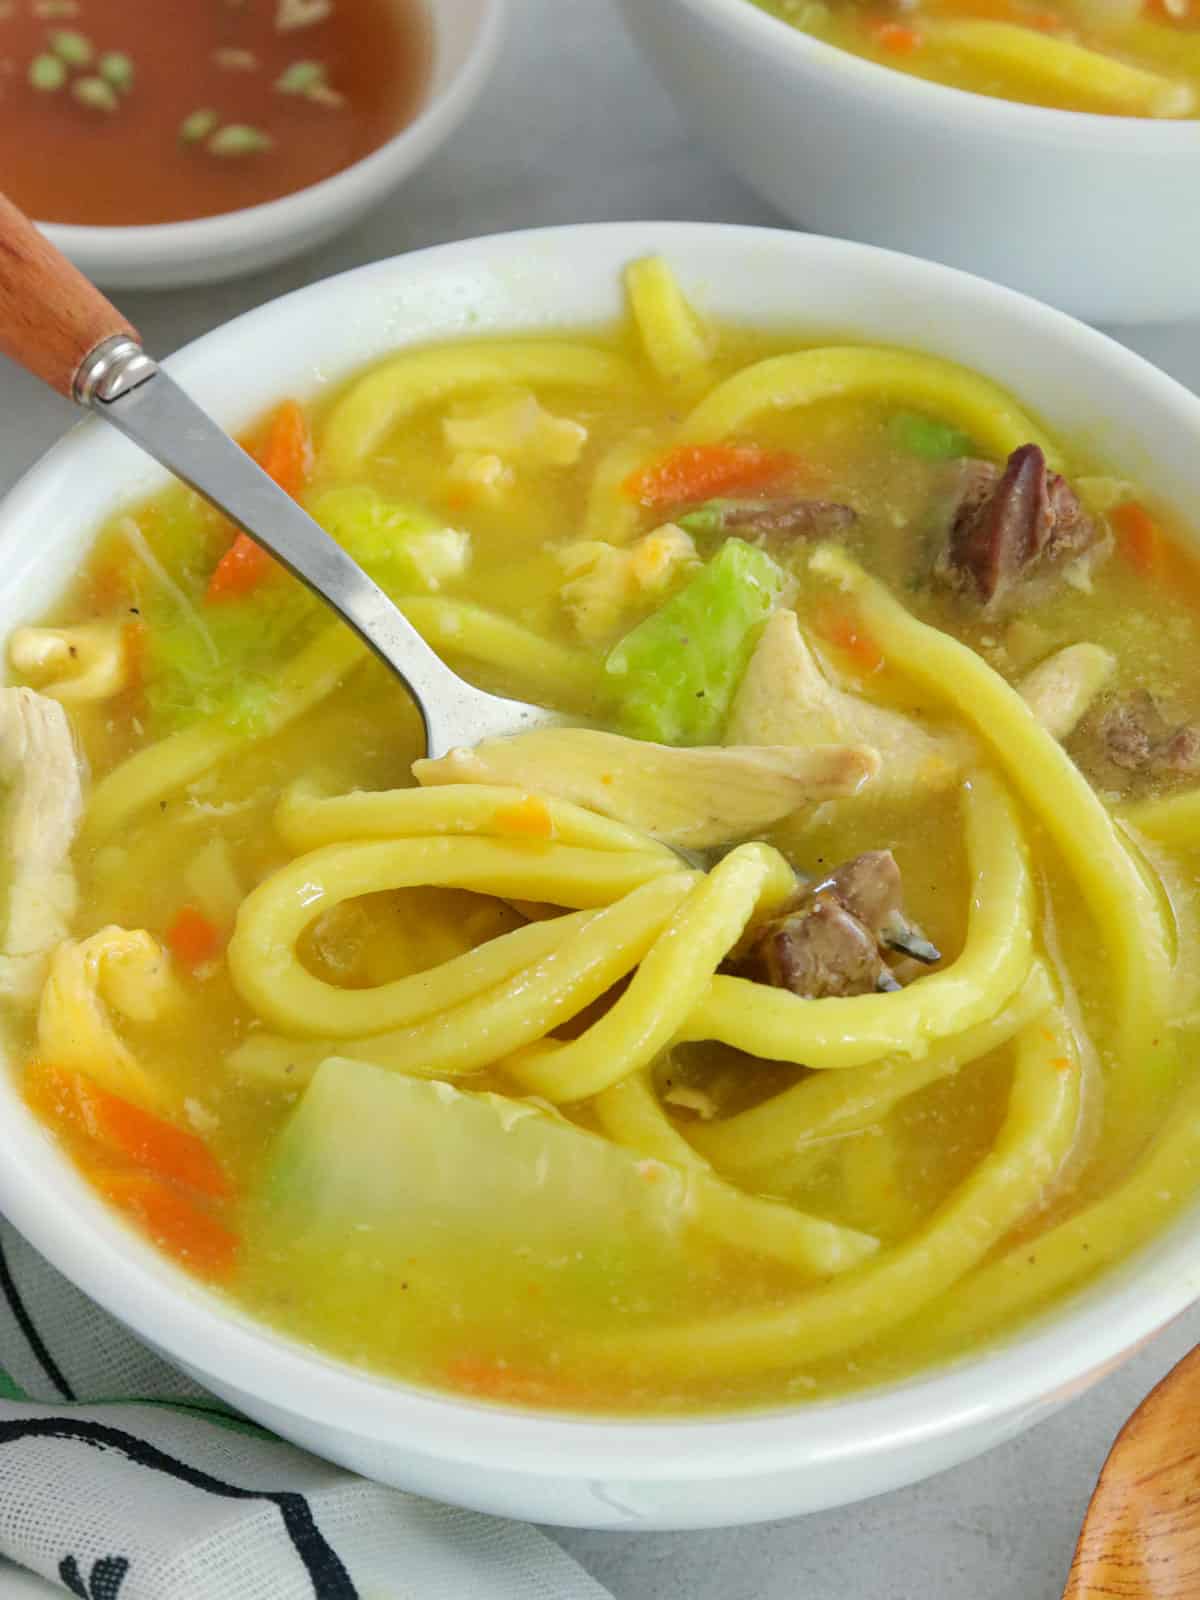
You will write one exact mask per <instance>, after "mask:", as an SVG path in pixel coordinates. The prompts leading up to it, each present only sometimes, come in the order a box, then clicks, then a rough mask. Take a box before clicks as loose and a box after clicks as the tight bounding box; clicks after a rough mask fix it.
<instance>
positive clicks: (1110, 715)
mask: <svg viewBox="0 0 1200 1600" xmlns="http://www.w3.org/2000/svg"><path fill="white" fill-rule="evenodd" d="M1099 736H1100V743H1101V748H1102V750H1103V753H1104V755H1105V756H1106V757H1107V759H1108V760H1109V761H1111V762H1112V764H1113V765H1114V766H1116V767H1120V768H1122V770H1123V771H1125V772H1134V773H1142V774H1144V775H1146V776H1148V777H1152V778H1159V777H1169V776H1188V775H1191V774H1194V773H1196V772H1200V725H1197V724H1196V723H1194V722H1185V723H1179V724H1172V723H1171V722H1169V721H1168V720H1167V718H1166V717H1165V716H1164V715H1163V713H1162V710H1161V708H1160V707H1159V705H1158V702H1157V701H1156V700H1155V698H1154V696H1153V695H1152V694H1149V693H1148V692H1147V691H1146V690H1145V689H1140V690H1138V691H1137V692H1136V693H1135V694H1130V695H1126V696H1125V697H1124V698H1123V699H1121V700H1118V701H1116V702H1115V703H1114V704H1113V705H1111V706H1110V707H1109V708H1108V710H1107V711H1106V712H1105V713H1104V715H1103V717H1101V719H1100V723H1099Z"/></svg>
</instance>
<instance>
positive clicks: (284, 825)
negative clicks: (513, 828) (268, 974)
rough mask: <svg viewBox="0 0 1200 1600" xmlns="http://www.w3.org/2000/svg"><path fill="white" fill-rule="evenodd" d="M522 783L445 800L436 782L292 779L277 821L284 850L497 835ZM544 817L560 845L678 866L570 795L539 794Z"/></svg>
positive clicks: (520, 797) (519, 799)
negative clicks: (325, 789)
mask: <svg viewBox="0 0 1200 1600" xmlns="http://www.w3.org/2000/svg"><path fill="white" fill-rule="evenodd" d="M529 799H530V796H529V794H528V793H527V792H526V791H525V790H524V789H512V788H508V787H506V786H505V785H502V784H487V783H464V784H457V785H455V786H454V795H453V799H452V801H451V802H450V803H449V804H448V803H447V801H446V800H445V799H444V798H443V795H442V791H441V789H440V788H439V789H374V790H362V789H360V790H358V791H356V792H355V793H354V794H339V795H321V794H318V793H316V792H315V791H313V790H312V789H311V788H308V787H307V786H305V785H304V784H303V783H296V784H293V785H292V787H291V788H290V789H288V790H287V791H286V792H285V794H284V795H283V798H282V799H281V800H280V802H279V805H278V807H277V808H276V812H275V827H276V830H277V832H278V833H279V836H280V838H281V839H282V840H283V842H284V843H285V844H286V845H287V846H288V848H289V849H291V850H295V851H297V852H298V853H299V852H301V851H304V850H315V849H316V848H317V847H318V846H319V845H323V844H341V843H343V842H345V841H347V840H350V839H412V838H418V837H426V836H429V835H438V834H483V835H485V836H487V837H491V838H497V837H503V835H504V833H505V830H506V828H509V827H510V823H509V822H508V818H509V817H510V815H512V814H513V813H515V812H517V811H519V809H520V808H521V807H522V806H524V805H526V804H528V802H529ZM539 803H540V804H541V805H542V806H544V807H545V811H546V814H547V816H548V818H549V822H550V828H551V833H550V838H551V839H553V840H554V841H555V842H556V843H558V844H573V845H579V846H581V847H582V848H584V849H587V850H634V851H638V852H644V853H646V854H648V855H657V856H661V858H662V859H663V861H665V862H668V863H670V864H671V865H672V866H677V865H678V863H679V857H678V856H677V855H676V854H675V852H674V850H672V849H670V847H669V846H667V845H665V844H660V843H659V842H658V841H657V840H656V839H652V838H650V836H649V834H645V833H639V832H638V830H637V829H636V828H631V827H629V826H628V825H627V824H626V823H624V822H614V821H613V820H612V819H611V818H610V817H602V816H601V815H600V814H599V813H598V812H596V811H588V810H586V809H585V808H584V807H583V806H577V805H575V804H573V803H572V802H571V801H570V800H556V799H555V798H554V797H553V796H552V795H546V796H545V797H539Z"/></svg>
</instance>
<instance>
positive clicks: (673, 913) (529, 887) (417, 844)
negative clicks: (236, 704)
mask: <svg viewBox="0 0 1200 1600" xmlns="http://www.w3.org/2000/svg"><path fill="white" fill-rule="evenodd" d="M964 798H965V807H966V812H965V815H966V827H967V842H968V855H969V859H970V864H971V871H972V874H973V877H974V892H973V894H972V900H971V907H970V912H969V925H968V933H967V939H966V943H965V945H964V948H963V950H962V953H961V954H960V956H959V958H958V960H957V961H955V962H953V963H951V964H950V965H949V966H948V967H947V968H945V970H943V971H941V972H938V973H935V974H932V975H931V976H929V977H926V978H923V979H922V980H921V981H920V982H918V983H914V984H912V985H910V987H909V988H908V989H906V990H905V991H903V992H902V993H900V994H889V995H861V996H856V997H852V998H845V999H826V1000H803V999H799V998H797V997H796V996H795V995H792V994H789V993H786V992H784V991H781V990H778V989H772V988H768V987H766V986H764V985H761V984H756V983H751V982H750V981H749V980H746V979H741V978H730V977H722V976H716V975H715V974H716V973H717V969H718V967H719V966H720V964H721V962H722V961H723V960H724V958H725V957H726V955H727V954H728V953H729V951H730V950H731V949H732V948H733V946H734V945H735V944H736V943H737V941H738V939H739V938H740V937H741V935H742V933H743V931H744V930H745V928H746V926H747V924H748V923H749V922H750V921H751V919H752V918H754V917H757V916H765V915H769V914H771V913H772V912H773V911H775V910H777V909H778V908H779V907H781V906H782V905H783V904H784V903H785V902H786V901H787V900H788V898H789V897H790V896H791V895H792V894H793V893H794V891H795V887H796V877H795V873H794V872H793V870H792V868H791V867H790V866H788V864H787V862H786V861H785V860H784V858H783V857H782V856H781V855H780V854H779V853H778V852H777V851H776V850H774V849H772V848H771V847H769V846H767V845H763V844H746V845H740V846H738V847H737V848H736V849H734V850H732V851H731V852H730V853H729V854H728V855H726V856H725V857H724V858H723V859H722V860H721V861H720V862H719V863H718V864H717V865H716V866H715V867H713V869H712V870H711V871H710V872H708V873H700V872H696V871H684V870H681V863H680V861H679V858H678V857H677V856H676V855H675V854H674V852H672V851H670V850H668V849H666V848H665V847H664V846H662V845H659V844H656V843H655V842H654V841H653V840H650V839H648V838H646V837H645V836H644V835H642V834H640V833H639V832H637V831H636V830H635V829H633V828H629V827H627V826H625V825H623V824H620V823H616V822H612V821H610V820H609V819H607V818H604V817H600V816H597V815H596V814H594V813H592V812H589V811H586V810H584V809H583V808H582V807H580V806H575V805H571V804H570V803H569V802H566V801H562V800H553V799H550V800H546V801H541V800H539V801H537V804H538V805H539V806H541V807H542V808H543V810H544V815H545V825H546V828H547V830H548V835H547V837H544V838H541V839H527V838H526V839H516V838H513V837H511V836H508V830H509V829H510V828H511V825H512V819H513V817H514V815H516V814H518V812H519V808H520V807H521V806H522V805H524V804H528V803H529V797H528V796H526V795H525V794H524V793H523V791H521V790H518V789H509V788H504V787H501V786H479V787H476V786H474V785H470V784H467V785H453V784H448V785H443V786H440V787H438V788H435V789H411V790H407V789H401V790H391V791H386V792H380V793H374V794H367V793H358V794H349V795H339V796H331V797H321V796H318V795H315V794H313V793H312V792H311V791H308V790H305V789H303V788H294V789H293V790H291V791H289V793H288V794H287V795H285V797H284V799H283V800H282V802H281V804H280V807H279V811H278V815H277V826H278V829H279V832H280V834H281V835H282V837H283V838H284V840H285V841H286V843H287V844H289V845H290V846H291V847H292V848H293V849H296V850H299V851H301V852H303V853H302V854H300V855H298V856H297V857H296V859H295V860H293V861H292V862H291V863H289V864H288V865H287V866H285V867H282V868H280V869H279V870H278V871H276V872H275V873H274V874H272V876H271V877H269V878H268V879H267V880H266V881H265V882H264V883H262V884H260V885H259V887H258V888H257V889H255V890H254V891H253V892H252V893H251V894H250V895H249V896H248V898H247V899H246V900H245V902H244V903H243V905H242V908H241V911H240V913H239V916H238V920H237V927H236V929H235V932H234V936H233V939H232V940H231V942H230V945H229V952H228V959H229V967H230V972H231V975H232V977H233V979H234V982H235V983H236V984H237V986H238V989H239V990H240V992H241V994H242V996H243V997H244V998H245V999H246V1000H247V1001H248V1002H249V1003H250V1004H251V1005H252V1006H253V1007H254V1008H255V1010H256V1012H257V1013H258V1015H259V1016H260V1017H261V1018H262V1019H263V1020H264V1021H266V1022H267V1023H269V1024H270V1025H271V1026H272V1027H274V1028H276V1029H279V1030H280V1031H281V1034H282V1035H283V1037H279V1036H276V1035H270V1034H254V1035H251V1037H250V1038H249V1039H248V1040H247V1041H246V1042H245V1044H244V1045H243V1046H242V1047H241V1050H240V1051H239V1052H237V1053H235V1056H234V1058H233V1064H234V1066H235V1067H236V1068H238V1069H239V1070H241V1071H243V1072H247V1073H249V1074H250V1075H252V1076H259V1077H262V1076H266V1077H268V1078H269V1077H271V1076H272V1074H273V1071H274V1070H275V1069H277V1068H278V1069H280V1070H282V1069H284V1068H286V1069H288V1070H289V1071H291V1072H293V1073H294V1072H295V1070H296V1069H297V1068H300V1069H301V1070H302V1072H304V1071H311V1070H312V1069H315V1067H316V1066H317V1065H318V1064H319V1062H320V1060H321V1059H322V1057H323V1055H324V1054H326V1053H329V1052H330V1051H332V1050H333V1049H335V1048H336V1050H337V1052H338V1053H339V1054H341V1055H346V1056H352V1057H359V1058H361V1059H364V1060H370V1061H374V1062H377V1063H379V1064H380V1065H385V1066H390V1067H394V1068H395V1069H397V1070H399V1071H403V1072H409V1073H424V1074H446V1075H457V1074H462V1073H469V1072H477V1071H481V1070H483V1069H484V1068H487V1067H499V1069H500V1070H502V1071H503V1072H505V1073H506V1074H507V1075H508V1076H510V1077H511V1078H513V1079H515V1081H516V1082H517V1083H518V1084H520V1085H521V1086H522V1088H524V1089H526V1090H528V1091H531V1092H534V1093H537V1094H539V1095H541V1096H543V1097H544V1098H546V1099H548V1100H552V1101H557V1102H563V1103H570V1102H573V1101H579V1100H584V1099H588V1098H590V1097H592V1096H593V1095H600V1094H602V1093H603V1092H604V1091H606V1090H609V1089H611V1088H613V1087H614V1086H615V1085H617V1084H619V1083H620V1082H621V1081H622V1080H623V1079H626V1078H628V1077H629V1076H630V1075H631V1074H634V1073H637V1072H639V1071H641V1070H642V1069H644V1068H647V1067H649V1066H650V1065H651V1064H652V1062H653V1061H654V1060H655V1059H656V1058H657V1057H658V1056H659V1055H660V1054H661V1053H662V1051H663V1050H665V1049H666V1047H667V1046H668V1045H669V1044H671V1043H672V1042H674V1041H676V1040H679V1039H705V1038H708V1039H719V1040H724V1041H725V1042H727V1043H730V1044H733V1045H735V1046H737V1047H738V1048H740V1049H742V1050H746V1051H749V1052H752V1053H754V1054H757V1055H759V1056H763V1057H766V1058H768V1059H775V1060H780V1061H794V1062H798V1063H803V1064H806V1065H808V1066H815V1067H848V1066H857V1065H860V1064H861V1063H863V1062H869V1061H874V1060H877V1059H878V1058H879V1057H881V1056H885V1055H895V1054H900V1055H903V1056H907V1057H913V1058H917V1057H921V1056H924V1055H925V1054H926V1053H927V1052H928V1051H929V1050H930V1048H931V1046H932V1045H934V1044H936V1043H937V1041H938V1040H940V1039H943V1038H946V1037H947V1036H949V1035H952V1034H957V1033H960V1032H961V1031H962V1030H964V1029H970V1028H974V1027H979V1026H982V1025H986V1024H987V1023H988V1022H989V1019H991V1018H993V1017H995V1016H996V1015H997V1014H998V1013H1000V1012H1001V1011H1002V1010H1003V1008H1004V1007H1005V1005H1006V1004H1008V1002H1009V1000H1010V998H1011V996H1012V995H1013V994H1014V992H1015V991H1016V990H1017V989H1018V988H1019V987H1020V985H1021V984H1022V983H1023V982H1024V981H1025V979H1026V977H1027V975H1028V973H1029V969H1030V963H1031V961H1032V959H1033V915H1034V905H1033V899H1034V897H1033V885H1032V880H1031V877H1030V872H1029V866H1028V861H1027V858H1026V853H1025V847H1024V844H1023V841H1022V838H1021V834H1020V830H1019V828H1018V825H1017V822H1016V817H1015V814H1014V811H1013V808H1012V803H1011V801H1010V800H1009V798H1008V796H1007V794H1006V793H1005V791H1004V789H1003V788H1002V786H1001V785H1000V784H999V783H998V782H997V781H996V780H995V779H994V778H992V777H991V776H990V775H988V774H986V773H980V774H977V775H976V776H975V778H974V779H973V780H972V781H971V783H970V784H969V785H968V786H967V787H966V789H965V790H964ZM418 886H422V887H427V886H439V887H453V888H458V889H472V890H475V891H476V892H480V893H484V894H490V895H499V896H502V897H505V898H509V899H520V900H529V899H535V900H538V901H542V902H548V903H549V904H550V905H552V906H557V907H562V908H569V912H568V914H566V915H559V916H551V917H549V918H548V919H546V920H539V921H535V922H532V923H530V924H529V925H528V926H525V927H521V928H517V929H515V930H513V931H512V932H508V933H504V934H502V935H501V936H499V937H497V938H494V939H492V940H491V941H490V942H488V943H486V944H484V945H481V946H480V947H478V948H476V949H473V950H470V951H468V952H467V953H465V954H463V955H459V956H455V957H454V958H453V959H451V960H449V961H446V962H443V963H442V964H441V965H440V966H438V967H435V968H433V969H432V970H430V971H426V972H418V973H413V974H411V975H409V976H407V977H403V978H398V979H394V980H393V981H391V982H389V983H382V984H378V985H376V986H375V987H373V988H367V989H349V988H343V987H341V986H339V985H337V984H333V983H330V982H327V981H326V980H325V979H323V978H321V977H318V976H317V975H316V974H315V973H313V972H311V971H309V970H308V968H307V967H306V966H305V965H304V963H303V961H302V960H301V957H300V955H299V953H298V944H299V941H300V940H301V938H302V936H303V934H304V932H305V930H306V929H307V928H308V927H309V926H310V925H311V924H312V923H313V922H314V921H315V919H316V918H317V917H318V916H321V915H322V914H324V913H327V912H329V911H331V910H333V909H335V908H336V907H338V906H340V905H342V904H343V903H344V902H346V901H348V900H353V899H355V898H357V897H359V896H362V895H367V894H373V893H377V892H380V891H386V890H395V889H402V888H413V887H418ZM630 974H632V977H631V979H630V982H629V984H628V987H627V988H626V989H625V991H624V993H623V994H621V996H620V997H619V998H618V999H617V1000H615V1002H614V1003H613V1004H612V1005H611V1006H610V1007H609V1009H608V1010H607V1011H606V1012H605V1013H604V1014H603V1015H602V1016H601V1017H600V1018H599V1019H598V1020H596V1021H593V1022H592V1023H591V1025H590V1026H589V1027H588V1028H586V1029H585V1031H584V1032H583V1033H582V1034H580V1035H579V1036H578V1037H577V1038H575V1039H572V1040H570V1041H563V1040H557V1039H551V1038H548V1037H547V1035H549V1034H550V1033H552V1031H553V1030H554V1029H555V1028H557V1027H559V1026H560V1025H562V1024H563V1023H565V1022H568V1021H569V1020H570V1019H571V1018H572V1017H575V1016H578V1015H579V1013H580V1012H581V1011H583V1010H584V1009H585V1008H586V1007H587V1006H589V1005H592V1004H593V1003H594V1002H596V1001H598V1000H599V999H600V998H601V997H602V996H603V995H605V994H606V993H607V992H608V991H609V990H610V989H611V988H612V986H613V985H614V984H616V983H617V982H619V981H620V980H621V979H623V978H625V977H627V976H629V975H630ZM1014 1026H1015V1024H1014ZM1000 1028H1002V1025H997V1040H999V1038H1002V1037H1004V1034H1003V1032H1001V1031H999V1029H1000ZM939 1059H940V1058H939ZM937 1070H941V1069H938V1068H935V1069H934V1070H933V1071H932V1072H931V1074H930V1076H931V1077H932V1076H936V1072H937Z"/></svg>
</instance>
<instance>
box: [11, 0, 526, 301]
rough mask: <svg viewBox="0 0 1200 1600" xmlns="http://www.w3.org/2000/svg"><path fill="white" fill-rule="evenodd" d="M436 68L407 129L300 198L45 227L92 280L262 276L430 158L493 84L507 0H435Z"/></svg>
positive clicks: (176, 284)
mask: <svg viewBox="0 0 1200 1600" xmlns="http://www.w3.org/2000/svg"><path fill="white" fill-rule="evenodd" d="M425 4H426V5H427V7H428V9H429V15H430V21H431V23H432V29H433V64H432V68H431V72H430V80H429V86H428V88H427V90H426V94H425V100H424V103H423V105H422V107H421V109H420V111H419V112H418V113H417V115H416V116H415V117H414V118H413V120H412V121H411V122H409V123H406V124H405V126H404V127H403V128H401V130H400V132H399V133H397V134H395V135H394V136H393V137H392V138H390V139H389V140H388V141H387V143H386V144H382V145H380V146H379V148H378V149H377V150H373V151H372V152H371V154H370V155H368V156H364V157H363V159H362V160H361V161H356V162H355V163H354V164H353V166H349V167H346V168H344V169H343V170H342V171H341V172H337V173H335V174H334V175H333V177H332V178H325V179H324V180H323V181H322V182H320V183H314V184H310V185H309V187H308V188H307V189H299V190H297V191H296V193H295V194H289V195H285V196H284V197H283V198H282V199H280V200H271V201H268V202H267V203H266V204H265V205H261V206H247V207H246V208H245V209H244V210H241V211H227V212H225V213H223V214H222V215H220V216H216V217H200V218H198V219H197V220H196V221H194V222H162V223H153V224H148V225H145V226H138V227H128V228H93V227H78V226H74V225H70V224H67V223H60V222H50V223H41V224H39V226H40V227H41V228H42V231H43V232H44V233H45V234H46V235H47V237H48V238H50V239H51V240H52V241H53V242H54V243H55V244H56V245H57V246H58V248H59V249H60V250H62V251H63V252H64V253H65V254H66V255H68V256H70V258H71V260H72V261H74V262H75V263H76V265H77V266H79V267H80V268H81V269H82V270H83V271H84V272H85V273H86V274H87V275H88V277H89V278H92V279H93V280H94V281H95V282H96V283H100V284H103V285H104V286H105V287H106V288H110V289H177V288H180V287H181V286H183V285H184V284H189V283H216V282H218V281H220V280H221V279H224V278H236V277H239V276H240V275H241V274H243V273H246V272H258V271H261V270H262V269H263V268H265V267H270V266H274V265H275V263H276V262H278V261H284V260H286V259H287V258H288V257H289V256H294V255H299V254H300V253H301V252H302V251H304V250H311V249H312V248H314V247H315V246H316V245H319V244H323V243H324V242H325V240H327V239H330V238H332V237H333V235H334V234H335V233H339V232H341V230H342V229H343V228H348V227H349V226H350V225H351V223H353V222H357V221H358V219H359V218H360V217H362V216H365V215H366V213H367V212H368V211H369V210H370V209H371V207H372V206H375V205H378V204H379V203H380V202H381V201H382V200H383V199H385V197H386V196H387V195H388V194H390V192H391V191H392V190H393V189H394V188H395V187H396V185H397V184H399V183H401V182H402V181H403V180H404V179H405V178H407V177H408V176H409V175H410V174H411V173H413V172H415V171H416V169H417V168H418V167H419V166H421V165H422V163H423V162H425V161H427V160H428V159H429V157H430V156H431V155H432V154H433V152H434V151H435V150H436V149H437V148H438V147H439V145H441V144H442V143H444V141H445V140H446V139H447V138H449V136H450V134H452V133H453V132H454V130H455V129H456V128H457V127H458V125H459V124H460V123H461V122H462V121H463V119H464V118H465V117H466V115H467V113H468V112H469V111H470V109H471V107H472V105H473V104H474V103H475V100H476V98H477V96H478V94H479V92H480V90H481V89H482V88H483V85H484V83H485V82H486V81H487V76H488V73H489V72H490V70H491V67H492V64H493V62H494V61H495V59H496V54H497V50H498V48H499V44H500V39H501V36H502V33H503V27H504V18H505V14H506V11H505V7H506V0H425Z"/></svg>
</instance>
